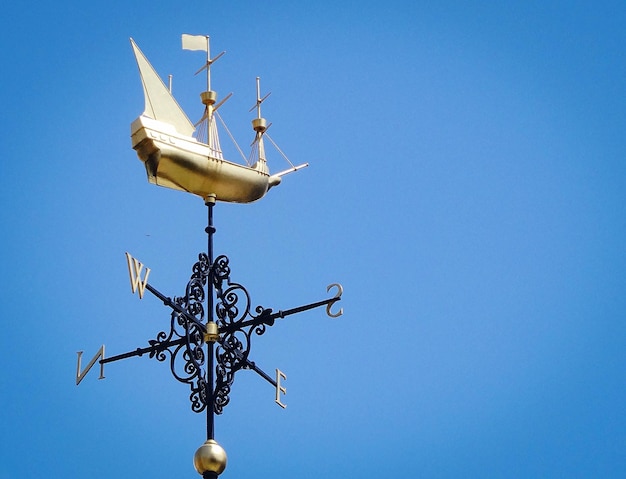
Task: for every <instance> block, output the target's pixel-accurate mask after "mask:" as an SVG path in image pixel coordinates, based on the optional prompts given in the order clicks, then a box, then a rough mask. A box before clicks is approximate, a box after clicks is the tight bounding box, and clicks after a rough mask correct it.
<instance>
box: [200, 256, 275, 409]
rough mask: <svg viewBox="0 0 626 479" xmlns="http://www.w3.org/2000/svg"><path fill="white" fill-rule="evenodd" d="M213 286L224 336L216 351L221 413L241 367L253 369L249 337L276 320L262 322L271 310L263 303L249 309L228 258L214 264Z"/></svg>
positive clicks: (216, 402) (217, 406)
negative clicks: (232, 278)
mask: <svg viewBox="0 0 626 479" xmlns="http://www.w3.org/2000/svg"><path fill="white" fill-rule="evenodd" d="M212 280H213V286H214V287H215V292H216V295H217V303H216V305H215V313H216V316H217V321H216V322H217V326H218V328H219V331H220V334H221V339H220V341H219V343H218V347H217V349H216V351H215V358H216V360H217V365H216V368H215V372H216V382H215V395H214V396H215V399H214V411H215V413H216V414H222V412H223V410H224V407H225V406H226V405H227V404H228V402H229V401H230V398H229V394H230V389H231V386H232V384H233V381H234V380H235V373H236V372H237V371H239V370H240V369H247V368H250V367H251V366H252V365H253V364H254V363H252V362H251V361H249V359H248V356H249V354H250V340H251V336H252V334H253V333H255V334H257V335H261V334H263V333H265V329H266V325H270V326H271V325H272V324H273V323H274V319H271V320H268V321H267V322H264V321H263V318H266V317H267V316H268V315H269V314H270V313H271V312H272V310H271V309H265V308H263V307H261V306H259V307H257V308H256V309H255V313H256V314H253V313H252V312H251V311H250V307H251V306H250V304H251V302H250V295H249V294H248V291H247V290H246V288H244V287H243V286H242V285H241V284H239V283H234V282H232V281H231V280H230V267H229V265H228V257H226V256H223V255H222V256H219V257H218V258H216V260H215V262H214V265H213V275H212Z"/></svg>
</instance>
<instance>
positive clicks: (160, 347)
mask: <svg viewBox="0 0 626 479" xmlns="http://www.w3.org/2000/svg"><path fill="white" fill-rule="evenodd" d="M150 342H151V343H152V341H150ZM184 342H185V338H180V339H176V340H174V341H168V342H165V343H157V342H154V344H152V345H151V346H150V347H147V348H137V349H135V350H134V351H129V352H127V353H122V354H118V355H117V356H111V357H110V358H102V359H101V360H100V361H99V363H100V364H106V363H112V362H114V361H119V360H120V359H127V358H132V357H134V356H143V355H144V354H146V353H150V356H153V355H154V354H155V353H159V352H161V351H165V350H166V349H168V348H170V347H171V346H177V345H179V344H183V343H184Z"/></svg>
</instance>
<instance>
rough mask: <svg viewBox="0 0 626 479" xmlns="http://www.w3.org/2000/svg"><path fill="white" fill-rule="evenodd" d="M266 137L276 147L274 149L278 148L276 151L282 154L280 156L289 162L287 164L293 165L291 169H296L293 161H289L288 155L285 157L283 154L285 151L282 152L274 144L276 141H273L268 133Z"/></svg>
mask: <svg viewBox="0 0 626 479" xmlns="http://www.w3.org/2000/svg"><path fill="white" fill-rule="evenodd" d="M265 136H266V137H267V139H268V140H270V143H272V145H274V148H276V150H277V151H278V153H280V154H281V155H282V156H283V158H284V159H285V160H287V163H289V164H290V165H291V167H292V168H295V165H294V164H293V163H292V162H291V161H289V158H287V155H285V154H284V153H283V150H281V149H280V148H278V145H277V144H276V143H275V142H274V140H272V137H271V136H269V135H268V134H267V133H265Z"/></svg>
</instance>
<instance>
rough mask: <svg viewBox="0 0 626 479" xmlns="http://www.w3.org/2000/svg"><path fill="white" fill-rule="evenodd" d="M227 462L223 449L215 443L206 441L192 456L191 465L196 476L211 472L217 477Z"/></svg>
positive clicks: (209, 440) (211, 440)
mask: <svg viewBox="0 0 626 479" xmlns="http://www.w3.org/2000/svg"><path fill="white" fill-rule="evenodd" d="M227 460H228V458H227V457H226V451H225V450H224V448H223V447H222V446H220V445H219V444H218V443H217V441H215V440H213V439H208V440H207V441H206V442H205V443H204V444H202V446H200V447H199V448H198V450H197V451H196V453H195V454H194V456H193V465H194V467H195V468H196V471H198V474H201V475H204V474H205V473H207V472H213V473H215V474H217V475H219V474H221V473H222V472H224V469H226V461H227Z"/></svg>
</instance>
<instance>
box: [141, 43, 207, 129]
mask: <svg viewBox="0 0 626 479" xmlns="http://www.w3.org/2000/svg"><path fill="white" fill-rule="evenodd" d="M130 43H131V45H132V46H133V51H134V52H135V58H136V59H137V65H138V66H139V73H140V75H141V83H142V84H143V93H144V96H145V100H146V106H145V110H144V113H143V114H144V115H145V116H148V117H150V118H152V119H154V120H158V121H162V122H164V123H169V124H170V125H173V126H174V128H176V131H177V132H178V133H180V134H182V135H186V136H191V135H192V133H193V132H194V131H195V128H194V126H193V123H191V121H190V120H189V118H187V115H186V114H185V112H184V111H183V109H182V108H181V107H180V106H179V105H178V103H177V102H176V100H175V99H174V97H173V96H172V94H171V93H170V91H169V90H168V88H167V87H166V86H165V84H164V83H163V81H162V80H161V78H160V77H159V75H158V74H157V72H156V71H154V68H152V65H150V62H149V61H148V59H147V58H146V57H145V56H144V54H143V53H142V52H141V50H140V49H139V47H138V46H137V44H136V43H135V42H134V41H133V39H132V38H131V39H130Z"/></svg>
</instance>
